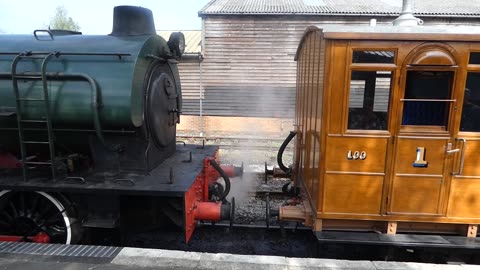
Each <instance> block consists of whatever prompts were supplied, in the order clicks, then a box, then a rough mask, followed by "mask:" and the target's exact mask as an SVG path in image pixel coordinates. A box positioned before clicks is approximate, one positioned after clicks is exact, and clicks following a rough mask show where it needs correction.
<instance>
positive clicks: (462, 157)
mask: <svg viewBox="0 0 480 270" xmlns="http://www.w3.org/2000/svg"><path fill="white" fill-rule="evenodd" d="M455 141H457V142H458V141H460V142H462V154H461V155H460V168H459V169H458V172H452V175H462V174H463V165H464V164H465V149H466V148H467V140H466V139H464V138H457V139H455ZM454 150H459V151H460V149H454ZM451 151H453V150H451ZM456 152H458V151H456ZM447 153H448V150H447Z"/></svg>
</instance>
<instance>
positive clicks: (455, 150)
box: [445, 143, 460, 154]
mask: <svg viewBox="0 0 480 270" xmlns="http://www.w3.org/2000/svg"><path fill="white" fill-rule="evenodd" d="M457 152H460V148H456V149H452V143H448V144H447V150H446V151H445V153H447V154H453V153H457Z"/></svg>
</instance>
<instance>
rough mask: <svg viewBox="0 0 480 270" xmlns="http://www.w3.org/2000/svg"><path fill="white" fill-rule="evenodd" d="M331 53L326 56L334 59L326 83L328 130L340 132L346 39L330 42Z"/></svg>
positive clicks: (344, 80)
mask: <svg viewBox="0 0 480 270" xmlns="http://www.w3.org/2000/svg"><path fill="white" fill-rule="evenodd" d="M332 45H333V47H332V52H331V53H332V55H331V57H330V56H327V57H329V58H328V61H334V65H332V66H331V67H330V68H331V70H330V73H329V78H328V79H327V80H328V83H327V84H326V85H327V87H328V90H327V91H328V94H329V96H328V101H327V102H328V103H329V109H330V110H329V112H328V114H329V120H328V124H329V127H328V132H329V133H335V134H340V133H341V132H342V131H343V125H342V124H343V123H342V122H343V121H342V119H343V113H344V110H343V108H344V100H345V98H344V93H345V84H346V77H347V76H348V75H346V73H345V69H346V65H347V64H346V61H347V57H348V51H347V45H348V43H347V42H346V41H335V42H332Z"/></svg>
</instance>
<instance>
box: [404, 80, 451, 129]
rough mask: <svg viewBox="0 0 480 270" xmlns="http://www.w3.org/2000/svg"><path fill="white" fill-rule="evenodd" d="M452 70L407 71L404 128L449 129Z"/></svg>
mask: <svg viewBox="0 0 480 270" xmlns="http://www.w3.org/2000/svg"><path fill="white" fill-rule="evenodd" d="M452 81H453V72H452V71H408V72H407V85H406V87H405V98H404V99H403V101H404V104H403V118H402V125H418V126H446V125H447V121H448V113H449V108H450V102H451V101H452V100H451V99H450V97H451V89H452V87H451V86H452Z"/></svg>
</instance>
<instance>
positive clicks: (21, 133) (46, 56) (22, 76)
mask: <svg viewBox="0 0 480 270" xmlns="http://www.w3.org/2000/svg"><path fill="white" fill-rule="evenodd" d="M56 55H57V53H32V52H24V53H20V54H18V55H17V56H16V57H15V58H14V59H13V62H12V85H13V92H14V94H15V99H16V106H17V125H18V139H19V144H20V153H21V156H22V164H23V166H22V171H23V180H24V181H27V180H28V165H32V166H50V168H51V171H52V179H53V180H55V178H56V170H55V147H54V135H53V128H52V116H51V115H50V100H49V97H48V84H47V72H46V67H47V63H48V61H49V60H50V59H51V58H52V57H53V56H56ZM36 59H43V61H42V69H41V73H40V74H38V73H32V74H29V73H26V72H23V73H17V65H18V63H19V62H20V61H21V60H36ZM19 80H22V81H25V80H41V81H42V85H43V91H42V93H43V94H42V96H43V97H42V98H23V97H22V96H21V94H20V91H19V89H18V81H19ZM23 102H42V103H43V105H44V109H45V117H44V118H40V119H22V110H21V108H22V103H23ZM27 123H37V124H39V123H43V124H45V125H46V127H47V140H46V141H40V140H37V141H34V140H25V129H24V125H25V124H27ZM35 144H36V145H48V149H49V152H50V160H49V161H30V160H29V158H28V155H27V145H35Z"/></svg>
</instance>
